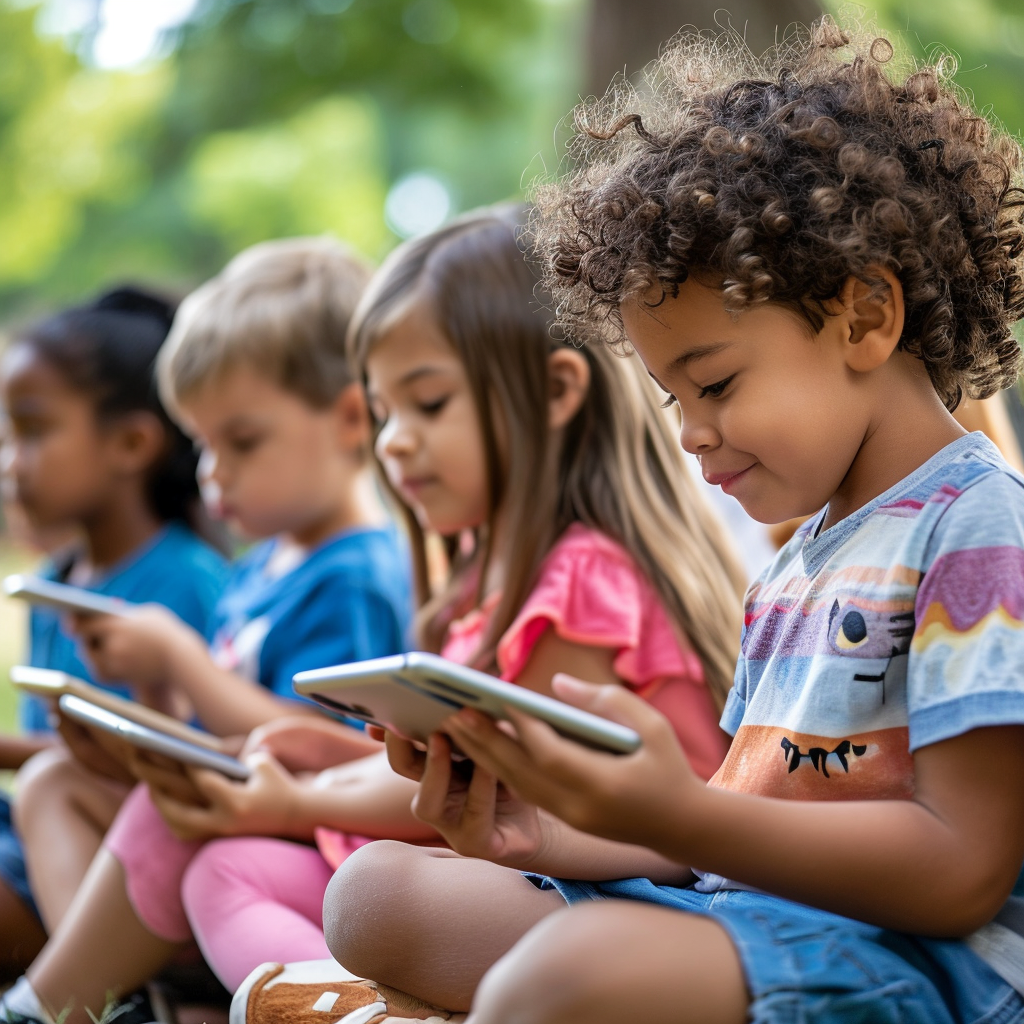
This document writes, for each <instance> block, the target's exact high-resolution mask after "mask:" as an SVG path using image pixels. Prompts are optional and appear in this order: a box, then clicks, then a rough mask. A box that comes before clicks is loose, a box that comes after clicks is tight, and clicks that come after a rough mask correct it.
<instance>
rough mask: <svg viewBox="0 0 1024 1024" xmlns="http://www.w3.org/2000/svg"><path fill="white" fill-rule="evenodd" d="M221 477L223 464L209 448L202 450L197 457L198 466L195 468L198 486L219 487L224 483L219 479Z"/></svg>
mask: <svg viewBox="0 0 1024 1024" xmlns="http://www.w3.org/2000/svg"><path fill="white" fill-rule="evenodd" d="M222 475H223V463H222V462H221V461H220V459H218V458H217V456H216V455H215V454H214V453H213V452H212V451H210V449H209V448H204V449H203V450H202V452H201V453H200V455H199V465H198V466H196V479H197V480H198V481H199V486H200V487H203V486H205V485H207V484H217V485H218V486H219V485H220V484H222V483H223V482H224V481H223V480H222V479H221V476H222Z"/></svg>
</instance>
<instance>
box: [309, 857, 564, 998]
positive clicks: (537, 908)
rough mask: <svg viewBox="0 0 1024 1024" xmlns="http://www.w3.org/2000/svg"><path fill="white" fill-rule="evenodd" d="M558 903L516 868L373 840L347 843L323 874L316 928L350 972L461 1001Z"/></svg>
mask: <svg viewBox="0 0 1024 1024" xmlns="http://www.w3.org/2000/svg"><path fill="white" fill-rule="evenodd" d="M564 906H565V903H564V902H563V900H562V898H561V896H559V895H558V894H557V893H555V892H553V891H550V890H548V891H542V890H540V889H538V888H537V887H536V886H534V885H533V884H532V883H530V882H529V881H527V880H526V879H525V878H523V876H522V875H521V874H520V873H519V872H518V871H513V870H511V869H509V868H502V867H498V866H497V865H495V864H490V863H488V862H487V861H482V860H467V859H465V858H462V857H459V856H457V855H456V854H454V853H451V852H450V851H448V850H432V849H423V848H422V847H416V846H407V845H405V844H404V843H395V842H386V841H381V842H376V843H371V844H370V845H369V846H365V847H363V848H362V849H361V850H358V851H357V852H356V853H354V854H353V855H352V856H351V857H349V859H348V860H347V861H346V862H345V863H344V864H343V865H342V866H341V867H340V868H339V869H338V871H337V872H336V873H335V875H334V878H333V879H331V883H330V885H329V886H328V887H327V895H326V897H325V899H324V933H325V935H326V937H327V945H328V947H329V948H330V950H331V952H332V953H333V954H334V956H335V958H336V959H337V960H338V962H339V963H341V964H342V965H343V966H344V967H345V968H346V969H348V970H350V971H352V972H353V973H354V974H359V975H362V976H363V977H367V978H372V979H373V980H374V981H379V982H382V983H383V984H385V985H390V986H392V987H393V988H398V989H401V990H402V991H404V992H409V993H411V994H412V995H415V996H418V997H419V998H420V999H424V1000H426V1001H427V1002H429V1003H433V1004H435V1005H437V1006H444V1007H447V1008H448V1009H450V1010H467V1009H469V1004H470V1001H471V1000H472V998H473V993H474V991H476V987H477V985H478V984H479V981H480V979H481V978H482V977H483V975H484V973H485V972H486V971H487V969H488V968H489V967H490V966H491V965H492V964H493V963H494V962H495V961H496V960H498V959H499V957H501V956H503V955H504V954H505V953H506V952H508V950H509V949H511V948H512V946H513V945H514V944H515V943H516V942H517V941H518V940H519V939H520V938H521V937H522V936H523V935H525V934H526V933H527V932H528V931H529V930H530V929H531V928H532V927H533V926H534V925H535V924H537V922H538V921H540V920H542V919H543V918H545V917H547V916H548V914H551V913H553V912H554V911H556V910H558V909H559V908H560V907H564Z"/></svg>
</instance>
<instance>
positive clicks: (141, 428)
mask: <svg viewBox="0 0 1024 1024" xmlns="http://www.w3.org/2000/svg"><path fill="white" fill-rule="evenodd" d="M111 439H112V441H113V453H114V460H115V465H116V467H117V469H118V470H120V471H121V472H122V473H124V474H126V475H132V474H135V473H144V472H145V471H146V470H147V469H148V468H149V467H150V466H151V465H152V464H153V463H154V462H156V460H157V459H159V458H160V456H161V455H162V454H163V452H164V449H165V448H166V446H167V428H166V427H165V426H164V425H163V423H161V422H160V420H159V419H158V418H157V417H156V416H155V415H154V414H153V413H151V412H145V411H142V410H139V411H138V412H132V413H128V414H126V415H124V416H120V417H118V419H117V422H116V423H115V425H114V427H113V430H112V433H111Z"/></svg>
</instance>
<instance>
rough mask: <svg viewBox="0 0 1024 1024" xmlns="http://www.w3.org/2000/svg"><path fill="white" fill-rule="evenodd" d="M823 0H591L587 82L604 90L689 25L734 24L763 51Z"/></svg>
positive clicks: (817, 11) (810, 16)
mask: <svg viewBox="0 0 1024 1024" xmlns="http://www.w3.org/2000/svg"><path fill="white" fill-rule="evenodd" d="M821 11H822V9H821V5H820V4H819V3H818V0H731V2H729V3H727V5H725V6H723V4H722V2H721V0H591V6H590V16H589V18H588V19H587V65H586V85H587V89H588V91H589V92H590V93H592V94H593V95H597V96H600V95H601V94H602V93H603V92H604V90H605V88H606V87H607V85H608V83H609V82H610V81H611V79H612V77H613V76H614V75H621V74H622V73H623V72H625V73H626V74H627V75H632V74H633V73H634V72H636V71H639V70H640V68H642V67H643V66H644V65H645V64H646V63H647V62H648V61H650V60H652V59H653V58H654V57H656V56H657V55H658V47H659V46H660V45H661V44H662V43H663V42H665V40H667V39H670V38H671V37H672V36H674V35H675V34H676V33H677V32H678V31H679V30H680V29H681V28H683V27H684V26H689V25H692V26H695V27H696V28H698V29H701V30H705V31H714V30H717V29H720V28H724V27H727V26H732V27H733V28H735V29H736V30H737V31H738V32H740V33H742V34H743V36H744V37H745V38H746V40H747V42H748V43H749V44H750V47H751V49H753V50H754V51H755V52H757V53H761V52H762V51H764V50H766V49H767V48H768V47H769V46H771V45H772V44H773V43H774V42H775V41H776V38H777V37H778V36H779V35H780V34H781V33H782V32H784V31H785V29H786V26H788V25H791V24H792V23H793V22H802V23H804V24H807V23H808V22H811V21H813V20H814V19H815V18H817V17H819V16H820V15H821Z"/></svg>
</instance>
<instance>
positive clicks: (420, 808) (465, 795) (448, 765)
mask: <svg viewBox="0 0 1024 1024" xmlns="http://www.w3.org/2000/svg"><path fill="white" fill-rule="evenodd" d="M387 749H388V760H389V761H390V763H391V767H392V768H393V769H394V770H395V771H396V772H398V774H399V775H404V776H405V777H406V778H409V779H413V780H414V781H416V782H419V784H420V788H419V791H418V792H417V794H416V796H415V798H414V799H413V805H412V809H413V813H414V814H415V815H416V817H417V818H419V819H420V821H423V822H426V823H427V824H428V825H430V826H432V827H433V828H436V829H437V831H438V832H440V833H441V835H442V836H444V838H445V839H446V840H447V841H448V843H449V844H450V845H451V847H452V849H453V850H455V851H456V853H461V854H462V855H463V856H465V857H481V858H483V859H485V860H491V861H494V862H496V863H498V864H509V865H513V866H515V867H526V866H528V864H529V862H530V860H531V858H533V857H534V856H535V855H536V854H537V852H538V850H540V848H541V846H542V845H543V829H542V826H541V821H540V818H539V815H538V814H537V808H536V807H534V806H532V805H531V804H527V803H524V802H523V801H522V800H520V799H518V797H516V796H515V794H514V793H512V792H511V791H510V790H509V789H508V788H506V787H505V786H504V785H502V784H501V783H500V782H499V781H498V778H497V776H495V775H494V774H493V773H492V772H490V771H488V770H487V769H486V768H484V767H482V766H481V765H479V764H472V763H471V762H469V761H453V760H452V746H451V743H450V741H449V740H448V738H447V737H446V736H443V735H441V734H440V733H434V735H433V736H431V737H430V739H429V741H428V743H427V750H426V753H425V754H424V753H422V752H421V751H420V750H418V749H417V748H416V747H415V746H414V745H413V744H412V743H410V742H409V741H408V740H403V739H401V738H400V737H398V736H395V735H394V734H392V733H388V734H387Z"/></svg>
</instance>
